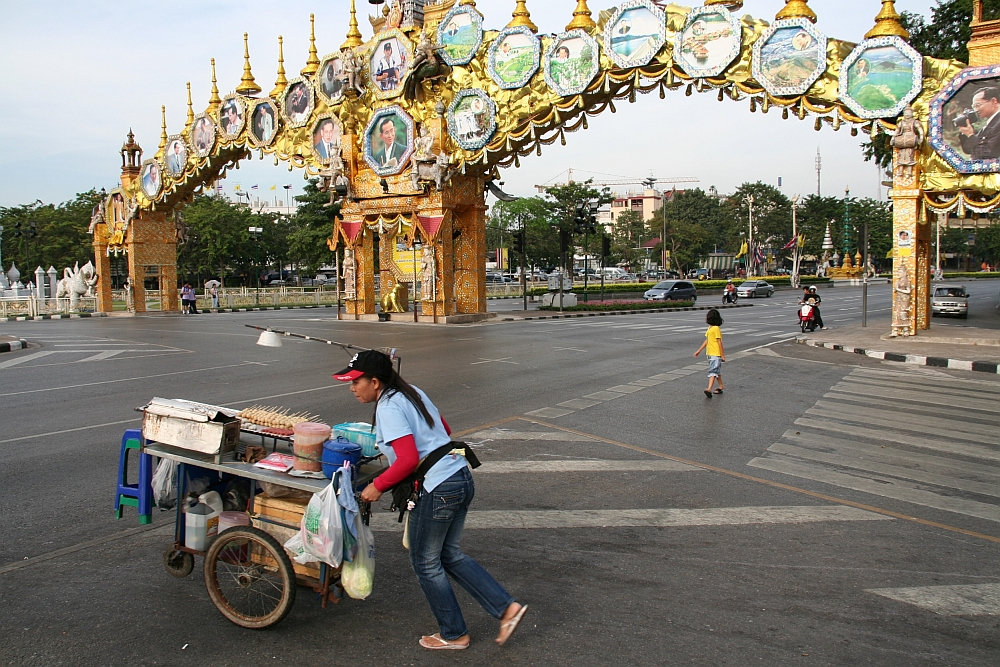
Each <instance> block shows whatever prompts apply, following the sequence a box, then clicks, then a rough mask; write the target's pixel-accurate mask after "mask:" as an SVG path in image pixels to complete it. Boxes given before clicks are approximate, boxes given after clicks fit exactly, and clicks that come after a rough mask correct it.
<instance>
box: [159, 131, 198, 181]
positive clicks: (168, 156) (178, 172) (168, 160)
mask: <svg viewBox="0 0 1000 667" xmlns="http://www.w3.org/2000/svg"><path fill="white" fill-rule="evenodd" d="M177 145H180V146H181V147H182V148H183V149H184V150H182V151H181V153H180V154H181V155H182V156H183V157H182V158H181V159H174V146H177ZM190 157H191V147H190V146H188V143H187V141H185V139H184V135H183V134H171V135H170V136H168V137H167V144H166V147H165V148H164V149H163V162H164V164H165V165H166V172H167V174H168V175H169V176H170V177H171V178H172V179H174V180H175V181H179V180H183V178H184V172H186V171H187V165H188V158H190Z"/></svg>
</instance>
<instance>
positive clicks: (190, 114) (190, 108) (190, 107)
mask: <svg viewBox="0 0 1000 667" xmlns="http://www.w3.org/2000/svg"><path fill="white" fill-rule="evenodd" d="M187 91H188V113H187V122H186V124H185V126H184V127H185V129H186V128H189V127H191V123H193V122H194V105H193V104H191V82H190V81H188V82H187Z"/></svg>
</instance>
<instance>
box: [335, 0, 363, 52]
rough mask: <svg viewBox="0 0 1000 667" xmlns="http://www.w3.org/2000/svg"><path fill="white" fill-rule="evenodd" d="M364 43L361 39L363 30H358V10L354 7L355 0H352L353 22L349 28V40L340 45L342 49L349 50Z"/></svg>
mask: <svg viewBox="0 0 1000 667" xmlns="http://www.w3.org/2000/svg"><path fill="white" fill-rule="evenodd" d="M362 44H364V40H362V39H361V31H360V30H358V11H357V9H355V7H354V0H351V23H350V26H349V27H348V28H347V40H346V41H345V42H344V43H343V44H341V45H340V50H341V51H347V50H349V49H353V48H355V47H358V46H361V45H362Z"/></svg>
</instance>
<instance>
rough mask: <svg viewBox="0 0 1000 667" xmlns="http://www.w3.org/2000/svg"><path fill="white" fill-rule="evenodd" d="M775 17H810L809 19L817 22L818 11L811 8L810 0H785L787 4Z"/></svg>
mask: <svg viewBox="0 0 1000 667" xmlns="http://www.w3.org/2000/svg"><path fill="white" fill-rule="evenodd" d="M774 18H775V19H798V18H803V19H808V20H809V21H811V22H813V23H815V22H816V12H814V11H813V10H811V9H809V2H808V0H785V6H784V7H782V8H781V11H779V12H778V13H777V14H775V15H774Z"/></svg>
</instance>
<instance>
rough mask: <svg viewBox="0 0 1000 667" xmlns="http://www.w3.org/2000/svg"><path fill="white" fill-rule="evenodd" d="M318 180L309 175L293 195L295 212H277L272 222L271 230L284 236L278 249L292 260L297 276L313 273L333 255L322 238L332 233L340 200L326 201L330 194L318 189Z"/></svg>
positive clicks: (331, 260)
mask: <svg viewBox="0 0 1000 667" xmlns="http://www.w3.org/2000/svg"><path fill="white" fill-rule="evenodd" d="M318 184H319V180H318V179H315V178H311V179H309V181H308V182H307V183H306V185H305V187H304V188H303V190H302V194H301V195H298V196H297V197H296V198H295V201H297V202H298V203H299V207H298V209H297V210H296V211H295V214H294V215H293V216H291V217H289V218H284V217H280V216H278V217H277V219H276V220H274V222H273V228H274V230H275V231H276V232H277V233H278V234H280V235H282V236H283V237H284V238H285V239H287V245H286V247H284V248H281V247H279V248H278V250H279V252H282V251H283V252H284V256H285V258H286V259H287V260H289V261H293V262H294V263H295V264H296V266H297V267H298V268H299V275H300V276H304V275H306V274H308V275H309V276H313V275H315V274H316V272H317V270H318V269H319V268H320V267H321V266H326V265H327V264H331V263H332V262H333V259H334V256H333V253H332V252H330V248H329V247H328V246H327V245H326V240H327V239H328V238H330V237H331V236H332V234H333V221H334V218H335V217H336V216H337V215H339V214H340V207H341V202H340V201H338V202H337V203H335V204H333V205H332V206H330V205H328V204H329V203H330V195H329V193H327V192H323V191H322V190H320V189H319V185H318ZM276 241H277V239H276Z"/></svg>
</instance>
